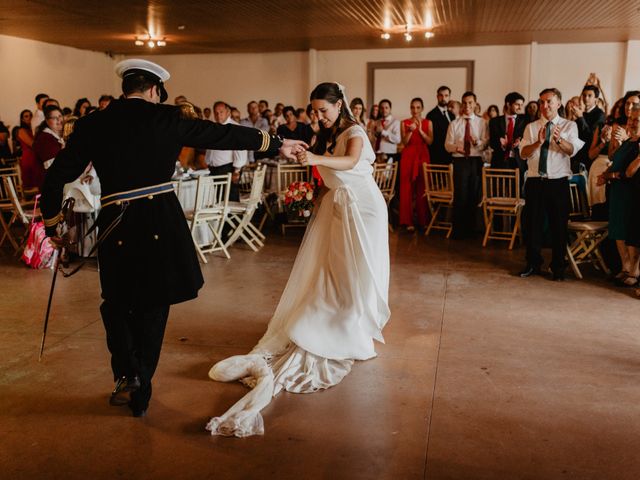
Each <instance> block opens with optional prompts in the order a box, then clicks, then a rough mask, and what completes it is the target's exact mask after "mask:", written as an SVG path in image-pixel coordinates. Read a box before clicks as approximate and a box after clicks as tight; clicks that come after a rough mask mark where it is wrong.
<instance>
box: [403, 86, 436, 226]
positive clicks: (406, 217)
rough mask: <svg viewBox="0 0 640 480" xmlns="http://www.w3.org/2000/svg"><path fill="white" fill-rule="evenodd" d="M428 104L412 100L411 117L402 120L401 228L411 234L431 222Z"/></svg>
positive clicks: (419, 99) (431, 132)
mask: <svg viewBox="0 0 640 480" xmlns="http://www.w3.org/2000/svg"><path fill="white" fill-rule="evenodd" d="M423 110H424V103H423V102H422V99H421V98H414V99H413V100H411V118H408V119H406V120H403V121H402V124H401V125H400V132H401V135H402V143H403V144H404V149H403V150H402V157H401V159H400V225H401V226H403V225H404V226H405V227H406V228H407V231H408V232H413V231H414V230H415V226H414V210H415V218H416V220H415V222H416V225H417V226H418V227H419V228H424V226H425V225H426V223H427V217H428V210H427V199H426V198H425V197H424V191H425V185H424V175H423V174H422V164H423V163H429V149H428V145H431V143H432V142H433V128H432V125H431V121H430V120H428V119H426V118H422V111H423Z"/></svg>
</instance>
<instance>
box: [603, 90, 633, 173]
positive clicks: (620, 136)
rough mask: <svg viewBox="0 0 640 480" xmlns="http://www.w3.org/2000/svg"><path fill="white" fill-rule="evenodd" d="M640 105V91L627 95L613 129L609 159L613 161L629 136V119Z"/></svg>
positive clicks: (630, 92)
mask: <svg viewBox="0 0 640 480" xmlns="http://www.w3.org/2000/svg"><path fill="white" fill-rule="evenodd" d="M637 104H640V91H638V90H630V91H628V92H627V93H625V95H624V98H623V100H622V106H621V107H620V114H619V116H618V117H617V118H616V120H615V121H614V123H613V126H612V127H611V141H610V142H609V152H608V155H609V159H611V160H613V154H614V153H615V151H616V150H617V149H618V147H620V145H621V144H622V142H624V141H625V140H626V139H627V138H629V135H628V133H627V119H628V118H629V114H630V113H631V108H633V106H634V105H637Z"/></svg>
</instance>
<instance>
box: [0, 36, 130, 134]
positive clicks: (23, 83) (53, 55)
mask: <svg viewBox="0 0 640 480" xmlns="http://www.w3.org/2000/svg"><path fill="white" fill-rule="evenodd" d="M0 65H2V70H1V73H0V92H2V93H1V95H2V96H1V97H0V120H2V121H3V122H4V123H5V124H6V125H12V126H13V125H17V124H18V122H19V116H20V112H21V111H22V110H24V109H25V108H28V109H30V110H33V109H34V108H35V101H34V99H35V96H36V94H38V93H47V94H48V95H50V96H51V97H53V98H55V99H57V100H58V101H59V102H60V105H61V106H63V107H64V106H68V107H70V108H73V107H74V105H75V102H76V100H77V99H78V98H81V97H87V98H89V100H90V101H91V102H92V103H93V104H96V103H97V102H98V98H99V97H100V95H102V94H104V93H108V94H112V95H113V94H116V95H117V94H118V93H119V91H120V89H119V82H118V81H117V78H116V77H115V75H114V74H113V65H114V60H113V59H112V58H109V57H108V56H107V55H105V54H104V53H99V52H90V51H87V50H78V49H76V48H70V47H63V46H60V45H53V44H50V43H43V42H37V41H34V40H25V39H22V38H16V37H9V36H6V35H0Z"/></svg>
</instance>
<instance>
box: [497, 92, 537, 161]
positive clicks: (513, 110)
mask: <svg viewBox="0 0 640 480" xmlns="http://www.w3.org/2000/svg"><path fill="white" fill-rule="evenodd" d="M504 105H505V115H500V116H499V117H496V118H492V119H491V120H490V121H489V145H490V146H491V149H492V150H493V153H492V155H491V168H521V169H522V171H523V172H524V168H526V165H525V166H524V167H521V164H523V162H522V161H521V160H520V155H519V152H518V147H519V145H520V140H522V136H523V135H524V127H526V125H527V123H528V122H527V119H526V117H525V116H524V115H523V114H522V111H523V107H524V97H523V96H522V95H520V94H519V93H518V92H511V93H509V94H507V96H506V97H504Z"/></svg>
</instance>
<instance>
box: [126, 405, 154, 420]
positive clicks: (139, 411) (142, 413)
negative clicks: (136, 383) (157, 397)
mask: <svg viewBox="0 0 640 480" xmlns="http://www.w3.org/2000/svg"><path fill="white" fill-rule="evenodd" d="M127 405H129V408H130V409H131V415H133V416H134V417H136V418H140V417H146V416H147V408H148V407H149V404H147V405H146V406H144V407H141V406H140V405H137V404H136V402H133V401H130V402H129V403H128V404H127Z"/></svg>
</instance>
